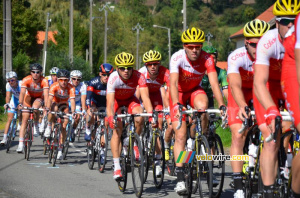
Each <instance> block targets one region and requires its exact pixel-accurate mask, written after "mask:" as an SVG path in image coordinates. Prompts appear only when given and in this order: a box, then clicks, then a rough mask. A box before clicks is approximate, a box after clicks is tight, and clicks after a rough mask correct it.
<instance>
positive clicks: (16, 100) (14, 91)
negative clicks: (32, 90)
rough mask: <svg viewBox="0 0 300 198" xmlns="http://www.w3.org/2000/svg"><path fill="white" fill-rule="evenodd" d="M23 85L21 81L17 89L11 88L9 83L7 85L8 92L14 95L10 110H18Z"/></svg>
mask: <svg viewBox="0 0 300 198" xmlns="http://www.w3.org/2000/svg"><path fill="white" fill-rule="evenodd" d="M21 84H22V81H21V80H19V81H18V86H17V87H15V88H13V87H11V86H10V84H9V83H6V91H7V92H11V93H12V96H11V99H10V101H9V106H10V108H17V106H18V104H19V96H20V92H21Z"/></svg>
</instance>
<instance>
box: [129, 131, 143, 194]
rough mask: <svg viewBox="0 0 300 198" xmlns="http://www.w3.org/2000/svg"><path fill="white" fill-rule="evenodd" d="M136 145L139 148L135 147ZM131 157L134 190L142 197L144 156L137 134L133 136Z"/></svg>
mask: <svg viewBox="0 0 300 198" xmlns="http://www.w3.org/2000/svg"><path fill="white" fill-rule="evenodd" d="M134 143H136V146H137V147H136V146H134ZM130 155H131V165H130V166H131V175H132V183H133V189H134V192H135V195H136V196H137V197H141V196H142V193H143V186H144V156H143V146H142V143H141V140H140V137H139V136H138V135H137V134H136V133H134V134H132V135H131V144H130Z"/></svg>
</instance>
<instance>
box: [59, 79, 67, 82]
mask: <svg viewBox="0 0 300 198" xmlns="http://www.w3.org/2000/svg"><path fill="white" fill-rule="evenodd" d="M58 80H59V82H68V81H69V79H58Z"/></svg>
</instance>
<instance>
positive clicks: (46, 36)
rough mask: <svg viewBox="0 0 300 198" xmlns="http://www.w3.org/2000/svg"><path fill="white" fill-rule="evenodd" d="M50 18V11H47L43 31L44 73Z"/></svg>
mask: <svg viewBox="0 0 300 198" xmlns="http://www.w3.org/2000/svg"><path fill="white" fill-rule="evenodd" d="M50 21H51V19H50V13H49V12H48V13H47V19H46V32H45V40H44V47H43V74H44V76H45V75H46V74H45V70H46V62H47V46H48V28H49V22H50Z"/></svg>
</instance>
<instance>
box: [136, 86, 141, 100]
mask: <svg viewBox="0 0 300 198" xmlns="http://www.w3.org/2000/svg"><path fill="white" fill-rule="evenodd" d="M135 97H137V99H141V91H140V87H139V86H138V87H137V88H136V91H135Z"/></svg>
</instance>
